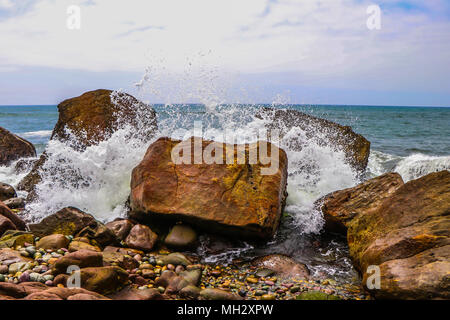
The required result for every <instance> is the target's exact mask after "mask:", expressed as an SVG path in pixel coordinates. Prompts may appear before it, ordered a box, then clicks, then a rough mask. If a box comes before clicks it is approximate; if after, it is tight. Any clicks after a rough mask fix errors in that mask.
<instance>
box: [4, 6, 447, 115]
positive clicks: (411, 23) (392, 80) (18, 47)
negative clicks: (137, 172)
mask: <svg viewBox="0 0 450 320" xmlns="http://www.w3.org/2000/svg"><path fill="white" fill-rule="evenodd" d="M74 4H75V5H78V6H79V7H80V9H81V29H80V30H69V29H68V28H67V27H66V21H67V18H68V14H67V8H68V6H70V5H74ZM372 4H376V5H379V6H380V8H381V10H382V11H381V29H380V30H369V29H368V28H367V25H366V21H367V19H368V18H369V15H368V14H367V12H366V10H367V7H368V6H369V5H372ZM0 39H2V40H1V42H0V46H1V47H0V105H15V104H56V103H59V102H60V101H61V100H63V99H65V98H68V97H72V96H76V95H79V94H81V93H82V92H84V91H87V90H92V89H97V88H110V89H120V88H122V89H124V90H126V91H128V92H131V93H133V94H135V95H136V96H138V97H139V98H141V99H143V100H146V101H148V102H153V103H172V102H173V103H176V102H204V103H223V102H243V103H244V102H250V103H252V102H253V103H261V102H264V103H272V102H277V101H284V102H289V103H304V104H362V105H425V106H450V77H449V72H450V61H449V60H450V58H449V57H450V1H448V0H427V1H419V0H403V1H396V0H380V1H378V0H373V1H365V0H328V1H326V0H246V1H241V0H227V1H222V0H191V1H184V0H165V1H163V0H149V1H140V0H129V1H121V0H71V1H66V0H39V1H38V0H23V1H12V0H0ZM136 84H138V86H136Z"/></svg>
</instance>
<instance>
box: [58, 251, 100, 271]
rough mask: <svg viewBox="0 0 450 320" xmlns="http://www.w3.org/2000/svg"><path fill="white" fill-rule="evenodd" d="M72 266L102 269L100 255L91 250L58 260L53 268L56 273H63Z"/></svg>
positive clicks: (77, 252)
mask: <svg viewBox="0 0 450 320" xmlns="http://www.w3.org/2000/svg"><path fill="white" fill-rule="evenodd" d="M72 265H75V266H78V267H80V268H87V267H102V266H103V256H102V253H100V252H96V251H91V250H79V251H75V252H72V253H69V254H66V255H65V256H63V257H61V258H59V259H58V260H57V261H56V262H55V264H54V266H53V267H54V269H55V272H56V273H65V272H66V271H67V268H68V267H69V266H72Z"/></svg>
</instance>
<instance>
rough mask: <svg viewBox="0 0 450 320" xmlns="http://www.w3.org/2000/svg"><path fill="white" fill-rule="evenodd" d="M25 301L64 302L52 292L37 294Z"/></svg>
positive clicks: (31, 295)
mask: <svg viewBox="0 0 450 320" xmlns="http://www.w3.org/2000/svg"><path fill="white" fill-rule="evenodd" d="M25 300H63V299H61V298H60V297H59V296H58V295H56V294H54V293H51V292H46V291H42V292H35V293H32V294H30V295H29V296H27V297H26V298H25Z"/></svg>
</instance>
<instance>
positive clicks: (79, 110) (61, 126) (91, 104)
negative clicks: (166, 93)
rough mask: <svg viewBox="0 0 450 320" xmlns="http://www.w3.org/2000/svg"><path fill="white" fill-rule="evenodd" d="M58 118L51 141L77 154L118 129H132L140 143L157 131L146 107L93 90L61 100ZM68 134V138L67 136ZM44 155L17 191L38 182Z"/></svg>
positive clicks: (153, 116) (118, 95) (125, 96)
mask: <svg viewBox="0 0 450 320" xmlns="http://www.w3.org/2000/svg"><path fill="white" fill-rule="evenodd" d="M58 111H59V118H58V122H57V123H56V125H55V128H54V129H53V133H52V136H51V140H53V139H57V140H60V141H63V142H65V143H67V144H69V145H70V146H71V147H72V148H75V149H77V150H84V149H85V148H87V147H89V146H92V145H96V144H98V143H99V142H102V141H105V140H107V139H108V138H110V137H111V135H112V134H113V133H114V132H115V131H117V130H118V129H119V128H121V127H123V126H125V125H129V126H132V127H133V128H136V132H137V133H138V134H139V135H140V137H142V139H145V140H149V139H150V138H151V137H152V135H153V134H154V133H155V131H156V130H157V123H156V113H155V111H154V110H153V109H152V108H151V107H150V106H148V105H145V104H144V103H142V102H140V101H138V100H137V99H135V98H134V97H132V96H130V95H128V94H126V93H118V92H113V91H111V90H103V89H101V90H95V91H90V92H86V93H84V94H83V95H81V96H79V97H76V98H72V99H68V100H65V101H63V102H61V103H60V104H59V105H58ZM69 132H70V135H69ZM47 156H48V155H47V154H46V153H44V154H43V155H42V156H41V158H40V160H39V161H38V162H37V163H36V164H35V165H34V167H33V169H32V170H31V172H30V173H29V174H28V175H27V176H26V177H25V178H24V179H23V180H22V181H21V182H20V183H19V185H18V188H19V190H25V191H28V192H31V191H32V190H33V189H34V186H35V185H36V184H37V183H39V182H40V180H41V178H40V175H39V170H40V169H41V168H42V167H43V165H44V163H45V161H46V157H47Z"/></svg>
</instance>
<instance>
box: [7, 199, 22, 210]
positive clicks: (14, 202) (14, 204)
mask: <svg viewBox="0 0 450 320" xmlns="http://www.w3.org/2000/svg"><path fill="white" fill-rule="evenodd" d="M3 203H4V204H5V206H7V207H8V208H10V209H11V210H12V209H23V208H25V199H23V198H11V199H8V200H5V201H4V202H3Z"/></svg>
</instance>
